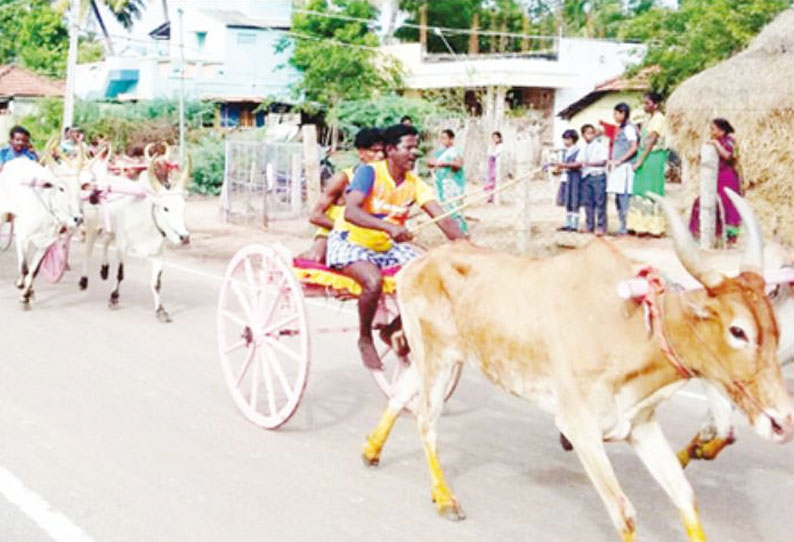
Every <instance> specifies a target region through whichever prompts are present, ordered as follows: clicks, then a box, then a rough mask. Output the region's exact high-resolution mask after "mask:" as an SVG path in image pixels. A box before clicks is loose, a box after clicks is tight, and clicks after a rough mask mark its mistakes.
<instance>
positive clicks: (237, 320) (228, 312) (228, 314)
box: [222, 309, 248, 327]
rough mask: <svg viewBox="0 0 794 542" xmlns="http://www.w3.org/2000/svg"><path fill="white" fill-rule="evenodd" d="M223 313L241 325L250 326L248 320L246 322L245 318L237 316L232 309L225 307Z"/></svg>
mask: <svg viewBox="0 0 794 542" xmlns="http://www.w3.org/2000/svg"><path fill="white" fill-rule="evenodd" d="M222 314H223V316H225V317H226V318H228V319H229V320H231V321H232V322H234V323H235V324H237V325H239V326H242V327H247V326H248V322H246V321H245V320H243V319H242V318H240V317H239V316H237V315H236V314H234V313H233V312H231V311H230V310H226V309H224V310H223V311H222Z"/></svg>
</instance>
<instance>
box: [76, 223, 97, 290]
mask: <svg viewBox="0 0 794 542" xmlns="http://www.w3.org/2000/svg"><path fill="white" fill-rule="evenodd" d="M95 242H96V230H95V229H94V228H88V227H87V228H85V258H84V259H83V276H81V277H80V282H79V285H80V289H81V290H85V289H86V288H88V270H89V269H91V256H93V254H94V243H95Z"/></svg>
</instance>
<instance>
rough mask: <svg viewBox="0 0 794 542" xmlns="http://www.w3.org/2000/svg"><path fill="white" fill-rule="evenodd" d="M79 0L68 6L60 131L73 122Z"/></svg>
mask: <svg viewBox="0 0 794 542" xmlns="http://www.w3.org/2000/svg"><path fill="white" fill-rule="evenodd" d="M79 19H80V0H71V4H70V6H69V55H68V57H67V60H66V95H65V96H64V98H63V126H61V133H63V130H64V129H66V128H67V127H68V126H71V125H72V123H73V122H74V85H75V79H76V78H77V34H78V32H79V31H80V26H79Z"/></svg>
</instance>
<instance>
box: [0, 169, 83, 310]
mask: <svg viewBox="0 0 794 542" xmlns="http://www.w3.org/2000/svg"><path fill="white" fill-rule="evenodd" d="M87 175H89V174H88V172H81V171H80V170H79V169H78V171H77V173H75V174H71V175H58V176H56V175H55V174H54V173H53V171H52V170H51V169H50V168H48V167H45V166H42V165H40V164H37V163H36V162H33V161H30V160H28V159H25V158H17V159H15V160H11V161H9V162H8V163H6V164H5V165H4V166H3V169H2V171H1V172H0V216H6V215H11V216H13V219H14V231H15V234H16V249H17V261H18V268H19V279H18V280H17V287H18V288H20V289H21V290H22V298H21V302H22V303H23V305H24V307H25V308H26V309H27V308H30V300H31V298H32V296H33V280H34V278H35V277H36V274H37V273H38V270H39V266H40V265H41V262H42V260H43V259H44V256H45V255H46V253H47V249H49V247H50V246H51V245H52V244H53V243H55V242H56V241H57V240H58V238H59V236H61V235H63V234H66V233H69V232H71V231H73V230H74V228H76V227H78V226H79V225H80V224H81V223H82V222H83V213H82V211H81V202H80V190H81V185H82V184H83V183H82V182H81V181H82V180H87ZM84 177H86V179H83V178H84Z"/></svg>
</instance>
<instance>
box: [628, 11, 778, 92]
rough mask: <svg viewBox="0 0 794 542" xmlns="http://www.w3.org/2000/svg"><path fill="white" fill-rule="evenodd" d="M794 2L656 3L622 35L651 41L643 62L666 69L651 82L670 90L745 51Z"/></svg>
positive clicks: (663, 89) (629, 24) (664, 89)
mask: <svg viewBox="0 0 794 542" xmlns="http://www.w3.org/2000/svg"><path fill="white" fill-rule="evenodd" d="M791 5H792V2H791V0H680V5H679V8H678V9H677V10H674V9H670V8H664V7H659V6H654V7H651V8H650V9H647V10H645V11H644V12H643V13H640V14H639V15H637V16H636V17H634V18H633V19H632V20H630V21H628V22H627V23H626V25H625V28H624V29H623V31H622V32H621V36H622V37H623V38H628V39H635V40H640V41H643V42H646V43H648V54H647V55H646V57H645V60H644V62H643V65H646V66H647V65H658V66H660V67H661V68H662V70H661V72H660V73H659V74H657V75H656V76H655V77H654V79H653V80H652V83H653V86H654V87H655V88H657V89H659V90H662V91H665V92H669V91H671V90H672V89H673V88H675V87H676V86H677V85H678V84H680V83H681V82H683V81H684V80H685V79H687V78H688V77H691V76H692V75H694V74H696V73H698V72H700V71H702V70H704V69H706V68H708V67H709V66H712V65H714V64H716V63H718V62H720V61H722V60H724V59H726V58H728V57H730V56H731V55H733V54H735V53H737V52H739V51H740V50H742V49H743V48H744V47H746V46H747V45H748V44H749V42H750V40H752V38H753V37H754V36H755V35H756V34H757V33H758V32H759V31H760V30H761V28H763V26H764V25H766V24H767V23H768V22H770V21H771V20H772V19H773V18H775V16H776V15H777V14H779V13H780V12H781V11H783V10H784V9H786V8H789V7H791Z"/></svg>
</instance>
